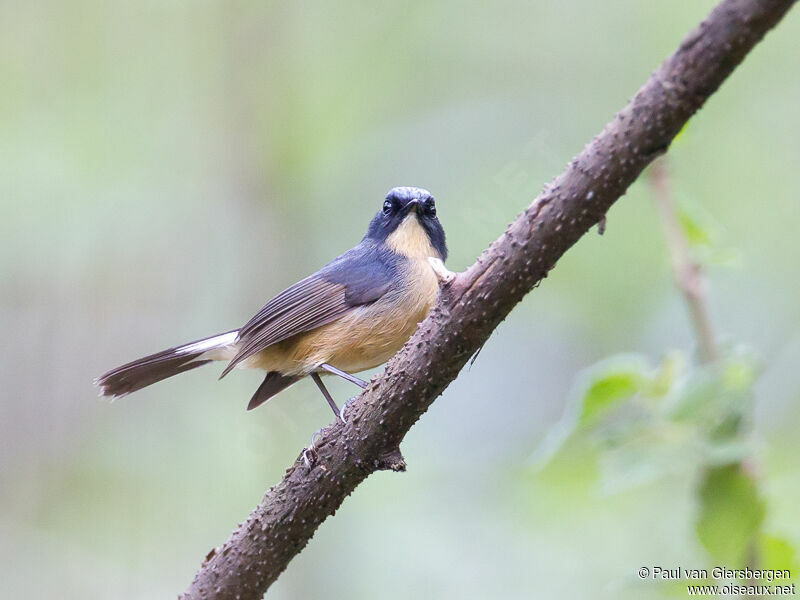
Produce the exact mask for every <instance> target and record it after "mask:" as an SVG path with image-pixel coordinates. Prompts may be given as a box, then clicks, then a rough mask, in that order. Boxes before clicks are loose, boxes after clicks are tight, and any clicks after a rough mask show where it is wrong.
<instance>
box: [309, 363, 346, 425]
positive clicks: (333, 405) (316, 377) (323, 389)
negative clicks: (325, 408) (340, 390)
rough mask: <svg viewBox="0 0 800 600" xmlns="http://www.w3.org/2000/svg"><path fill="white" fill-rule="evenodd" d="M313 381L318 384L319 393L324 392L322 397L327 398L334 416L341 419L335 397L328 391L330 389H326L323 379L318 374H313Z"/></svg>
mask: <svg viewBox="0 0 800 600" xmlns="http://www.w3.org/2000/svg"><path fill="white" fill-rule="evenodd" d="M311 379H313V380H314V383H316V384H317V387H318V388H319V391H320V392H322V395H323V396H325V400H327V401H328V404H330V406H331V409H333V414H335V415H336V417H337V418H339V419H341V413H340V412H339V407H338V406H336V402H334V401H333V397H332V396H331V393H330V392H329V391H328V388H326V387H325V384H324V383H322V379H321V378H320V376H319V374H318V373H311Z"/></svg>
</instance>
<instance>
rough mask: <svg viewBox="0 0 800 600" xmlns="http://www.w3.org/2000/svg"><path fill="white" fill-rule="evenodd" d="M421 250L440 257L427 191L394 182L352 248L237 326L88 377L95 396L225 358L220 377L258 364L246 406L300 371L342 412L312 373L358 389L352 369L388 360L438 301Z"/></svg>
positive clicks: (441, 238) (440, 239) (440, 234)
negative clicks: (257, 380) (258, 377)
mask: <svg viewBox="0 0 800 600" xmlns="http://www.w3.org/2000/svg"><path fill="white" fill-rule="evenodd" d="M429 258H434V259H439V260H441V261H444V260H445V259H446V258H447V245H446V243H445V235H444V229H443V228H442V225H441V224H440V223H439V219H438V218H437V216H436V204H435V202H434V199H433V196H431V194H430V193H429V192H428V191H427V190H423V189H420V188H414V187H396V188H394V189H392V190H390V191H389V193H388V194H387V196H386V199H385V201H384V202H383V206H382V207H381V210H379V211H378V213H377V214H376V215H375V217H373V219H372V221H371V222H370V224H369V227H368V228H367V233H366V235H365V236H364V238H363V239H362V240H361V242H360V243H359V244H358V245H357V246H355V247H354V248H351V249H350V250H348V251H347V252H345V253H344V254H342V255H341V256H339V257H337V258H335V259H334V260H333V261H331V262H329V263H328V264H327V265H325V266H324V267H322V268H321V269H320V270H319V271H317V272H316V273H314V274H313V275H309V276H308V277H306V278H305V279H302V280H301V281H299V282H297V283H295V284H294V285H292V286H291V287H289V288H287V289H285V290H284V291H282V292H281V293H280V294H278V295H277V296H275V297H274V298H273V299H272V300H270V301H269V302H267V304H266V305H265V306H264V307H263V308H262V309H261V310H260V311H258V313H256V315H255V316H254V317H253V318H252V319H250V320H249V321H248V322H247V323H246V324H245V325H244V327H242V328H240V329H235V330H233V331H228V332H227V333H221V334H219V335H214V336H211V337H207V338H203V339H201V340H197V341H194V342H189V343H188V344H183V345H181V346H176V347H174V348H169V349H168V350H164V351H162V352H158V353H156V354H151V355H150V356H145V357H144V358H140V359H138V360H135V361H133V362H130V363H127V364H125V365H122V366H121V367H117V368H116V369H113V370H111V371H109V372H108V373H106V374H104V375H101V376H100V377H98V378H97V379H96V380H95V384H96V385H97V386H99V387H100V395H101V396H112V397H115V398H121V397H123V396H127V395H128V394H130V393H131V392H135V391H136V390H140V389H142V388H143V387H146V386H148V385H150V384H153V383H156V382H157V381H161V380H162V379H166V378H167V377H172V376H173V375H177V374H178V373H183V372H184V371H188V370H190V369H194V368H196V367H200V366H202V365H205V364H207V363H209V362H211V361H215V360H220V361H228V365H227V366H226V367H225V369H224V370H223V371H222V375H220V379H221V378H222V377H224V376H225V375H227V374H228V373H229V372H230V371H231V370H232V369H233V368H234V367H245V368H254V369H261V370H263V371H266V376H265V377H264V381H263V382H262V383H261V385H260V386H259V387H258V389H257V390H256V392H255V394H253V397H252V399H251V400H250V403H249V404H248V406H247V409H248V410H251V409H253V408H256V407H257V406H259V405H261V404H263V403H264V402H266V401H267V400H269V399H270V398H271V397H272V396H274V395H275V394H277V393H278V392H280V391H282V390H284V389H286V388H287V387H289V386H290V385H292V384H293V383H295V382H297V381H299V380H300V379H302V378H303V377H305V376H307V375H308V376H310V377H311V378H312V379H313V380H314V382H315V383H316V384H317V387H319V389H320V391H321V392H322V394H323V395H324V396H325V399H326V400H327V401H328V404H329V405H330V406H331V408H332V409H333V411H334V414H335V415H337V417H341V413H340V411H339V409H338V407H337V406H336V403H335V402H334V400H333V398H332V397H331V395H330V393H329V392H328V390H327V388H326V387H325V385H324V383H323V382H322V379H321V378H320V375H324V374H333V375H338V376H339V377H342V378H344V379H346V380H347V381H350V382H352V383H355V384H356V385H358V386H360V387H361V388H364V387H366V385H367V383H366V382H365V381H363V380H362V379H359V378H358V377H355V376H354V375H352V374H353V373H358V372H360V371H364V370H366V369H371V368H373V367H377V366H378V365H380V364H383V363H385V362H386V361H387V360H389V358H391V357H392V356H393V355H394V354H395V353H396V352H397V351H398V350H399V349H400V348H401V346H402V345H403V344H404V343H405V342H406V341H407V340H408V338H409V337H411V334H413V333H414V331H415V330H416V328H417V325H418V324H419V323H420V322H421V321H422V320H424V319H425V317H426V316H427V315H428V311H429V310H430V309H431V307H432V306H433V304H434V302H435V301H436V298H437V296H438V293H439V282H438V279H437V277H436V274H435V273H434V271H433V268H432V267H431V264H430V263H429V261H428V259H429Z"/></svg>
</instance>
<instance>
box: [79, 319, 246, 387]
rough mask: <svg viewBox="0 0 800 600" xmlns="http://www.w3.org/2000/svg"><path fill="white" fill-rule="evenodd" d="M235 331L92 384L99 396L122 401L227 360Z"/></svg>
mask: <svg viewBox="0 0 800 600" xmlns="http://www.w3.org/2000/svg"><path fill="white" fill-rule="evenodd" d="M237 333H238V331H229V332H227V333H221V334H219V335H214V336H211V337H208V338H204V339H202V340H197V341H195V342H190V343H188V344H184V345H182V346H177V347H175V348H169V349H168V350H163V351H161V352H157V353H156V354H151V355H150V356H145V357H144V358H140V359H138V360H134V361H133V362H129V363H127V364H125V365H122V366H121V367H117V368H116V369H113V370H111V371H109V372H108V373H105V374H103V375H101V376H100V377H98V378H97V379H95V380H94V383H95V385H96V386H98V387H99V388H100V395H101V396H112V397H114V398H122V397H123V396H127V395H128V394H130V393H131V392H135V391H136V390H140V389H142V388H143V387H147V386H148V385H150V384H152V383H156V382H157V381H161V380H162V379H166V378H167V377H172V376H173V375H177V374H178V373H183V372H184V371H189V370H190V369H196V368H197V367H201V366H203V365H204V364H206V363H209V362H211V361H212V360H228V359H230V358H231V356H232V353H231V352H230V351H229V350H228V349H229V348H230V347H231V346H232V344H233V343H234V342H235V341H236V335H237Z"/></svg>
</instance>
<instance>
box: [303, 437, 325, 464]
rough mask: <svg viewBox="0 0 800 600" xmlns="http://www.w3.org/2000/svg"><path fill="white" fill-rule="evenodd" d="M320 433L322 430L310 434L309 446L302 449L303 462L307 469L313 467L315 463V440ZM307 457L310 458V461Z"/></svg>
mask: <svg viewBox="0 0 800 600" xmlns="http://www.w3.org/2000/svg"><path fill="white" fill-rule="evenodd" d="M321 432H322V429H317V430H316V431H315V432H314V433H313V434H311V445H310V446H309V447H308V448H304V449H303V462H304V463H305V465H306V467H307V468H309V469H310V468H311V467H313V466H314V463H315V462H317V439H318V438H319V437H320V435H321ZM309 456H310V457H311V458H310V459H309Z"/></svg>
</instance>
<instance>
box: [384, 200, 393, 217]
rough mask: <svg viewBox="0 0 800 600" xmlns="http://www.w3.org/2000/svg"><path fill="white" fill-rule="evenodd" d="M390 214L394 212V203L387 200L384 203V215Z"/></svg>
mask: <svg viewBox="0 0 800 600" xmlns="http://www.w3.org/2000/svg"><path fill="white" fill-rule="evenodd" d="M390 212H392V201H391V200H387V201H386V202H384V203H383V214H385V215H388V214H389V213H390Z"/></svg>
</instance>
